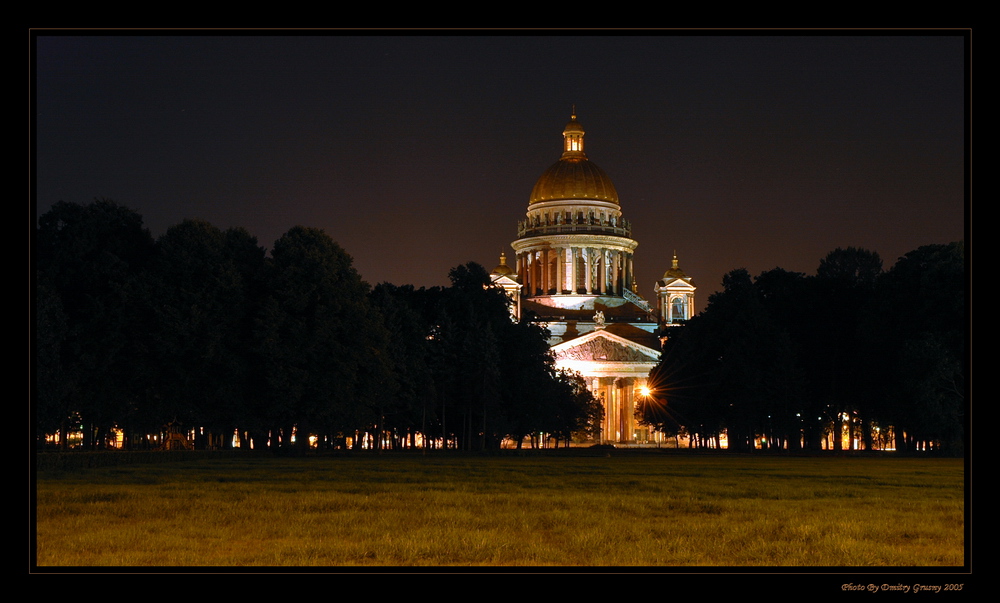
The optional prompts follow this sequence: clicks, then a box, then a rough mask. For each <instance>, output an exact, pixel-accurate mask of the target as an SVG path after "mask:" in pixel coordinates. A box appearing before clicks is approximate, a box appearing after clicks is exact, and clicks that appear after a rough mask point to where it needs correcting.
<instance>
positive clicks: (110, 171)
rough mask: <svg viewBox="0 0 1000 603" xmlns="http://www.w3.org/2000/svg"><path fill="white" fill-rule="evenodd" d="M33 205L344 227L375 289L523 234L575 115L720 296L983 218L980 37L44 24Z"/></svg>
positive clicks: (602, 162) (269, 228)
mask: <svg viewBox="0 0 1000 603" xmlns="http://www.w3.org/2000/svg"><path fill="white" fill-rule="evenodd" d="M36 43H37V45H36V55H35V58H36V69H37V89H36V92H37V94H36V96H35V99H34V100H35V101H36V107H35V111H36V114H35V117H36V122H35V123H36V126H37V136H36V141H37V144H36V146H35V160H36V163H35V167H36V175H37V180H36V182H35V185H36V187H35V191H34V193H35V199H36V201H37V205H36V210H37V213H38V214H41V213H44V212H45V211H47V210H48V209H49V207H51V205H52V204H53V203H54V202H56V201H60V200H63V201H72V202H79V203H85V202H88V201H90V200H92V199H93V198H94V197H106V198H110V199H114V200H115V201H118V202H120V203H123V204H125V205H128V206H130V207H132V208H133V209H135V210H136V211H138V212H139V213H140V214H142V215H143V216H144V218H145V221H146V224H147V226H148V227H149V228H150V230H151V231H152V232H153V235H154V236H159V235H161V234H162V233H163V232H164V231H165V230H166V228H167V227H169V226H171V225H173V224H176V223H178V222H180V221H181V220H183V219H184V218H189V217H190V218H202V219H205V220H208V221H209V222H212V223H213V224H215V225H217V226H219V227H222V228H227V227H231V226H242V227H245V228H247V229H248V230H249V231H250V232H251V233H252V234H254V235H255V236H256V237H257V238H258V240H259V242H260V244H261V245H262V246H264V247H267V248H269V249H270V248H271V247H272V245H273V243H274V241H275V240H276V239H277V238H278V237H280V236H281V235H282V234H283V233H284V232H286V231H287V230H288V229H289V228H291V227H292V226H295V225H304V226H314V227H320V228H323V229H324V230H326V232H327V233H329V234H330V235H331V236H332V237H333V238H334V239H335V240H336V241H338V242H339V243H340V244H341V246H343V247H344V248H345V249H346V250H347V251H348V252H349V253H350V254H351V255H352V256H353V257H354V261H355V266H356V268H357V269H358V271H359V272H360V273H361V275H362V277H363V278H365V280H367V281H368V282H370V283H372V284H375V283H378V282H382V281H388V282H392V283H395V284H406V283H410V284H414V285H417V286H431V285H444V284H447V282H448V279H447V274H448V270H449V269H450V268H451V267H453V266H456V265H458V264H462V263H465V262H468V261H476V262H479V263H481V264H483V265H485V266H486V267H487V268H492V267H493V266H494V265H496V263H497V257H498V255H499V252H500V250H501V248H502V249H505V250H506V251H507V252H508V254H509V255H510V254H511V253H512V252H511V250H510V247H509V244H510V242H511V241H512V240H513V239H514V238H515V236H516V224H517V221H518V220H519V219H522V218H523V217H524V213H525V210H526V207H527V201H528V195H529V193H530V192H531V188H532V186H533V185H534V183H535V180H536V179H537V178H538V177H539V176H540V175H541V174H542V172H543V171H545V169H546V168H547V167H548V166H549V165H551V164H552V163H553V162H555V161H556V160H557V159H558V158H559V155H560V153H561V150H562V147H561V145H562V136H561V132H562V128H563V126H564V125H565V123H566V122H567V121H568V119H569V116H570V110H571V106H572V105H573V104H575V105H576V108H577V114H578V116H579V120H580V123H581V124H582V125H583V127H584V129H585V130H586V132H587V134H586V150H587V154H588V156H589V157H590V159H591V160H592V161H594V162H595V163H596V164H597V165H599V166H601V167H602V168H603V169H604V170H605V171H606V172H607V173H608V175H609V176H610V177H611V179H612V180H613V182H614V183H615V186H616V187H617V189H618V192H619V195H620V197H621V204H622V210H623V212H624V215H625V217H626V218H627V219H630V220H631V221H632V224H633V234H634V237H635V239H636V240H638V242H639V247H638V249H637V250H636V256H635V266H636V271H637V274H638V278H639V287H640V288H639V291H640V293H641V294H642V295H643V296H644V297H646V298H647V299H652V297H653V294H652V285H653V282H654V281H655V280H656V279H658V278H660V277H661V276H662V274H663V272H664V271H665V270H666V269H667V268H669V266H670V257H671V253H672V250H674V249H676V250H677V253H678V255H679V257H680V263H681V267H682V268H684V269H685V270H686V271H687V272H688V274H690V275H691V276H693V277H694V278H695V282H696V283H697V284H698V285H699V286H700V287H701V289H700V295H699V299H698V307H699V309H702V308H704V303H705V301H706V299H707V294H708V293H710V292H711V291H714V290H716V289H718V288H719V286H720V282H721V279H722V276H723V274H725V273H726V272H728V271H730V270H732V269H734V268H739V267H745V268H747V269H749V271H750V272H751V274H754V275H756V274H759V273H760V272H762V271H764V270H768V269H771V268H774V267H775V266H780V267H782V268H785V269H787V270H795V271H801V272H806V273H809V274H812V273H814V272H815V270H816V267H817V266H818V264H819V260H820V258H822V257H823V256H824V255H826V253H827V252H829V251H831V250H833V249H835V248H836V247H847V246H861V247H865V248H868V249H872V250H875V251H877V252H879V254H881V256H882V258H883V262H884V264H885V267H886V268H888V267H889V266H891V265H892V263H894V262H895V260H896V259H897V258H898V257H899V256H900V255H902V254H903V253H906V252H907V251H910V250H912V249H914V248H916V247H918V246H920V245H925V244H931V243H948V242H951V241H955V240H958V239H961V238H962V237H963V236H964V227H965V199H964V184H965V170H964V153H965V139H964V135H965V110H966V105H967V102H966V97H965V93H966V86H965V75H964V73H965V38H964V37H963V32H932V33H930V34H916V33H913V32H906V33H901V32H890V34H889V35H878V34H874V33H870V32H864V33H860V32H852V33H843V32H841V33H837V34H834V35H817V34H816V33H815V32H809V33H806V34H804V35H780V36H769V35H763V34H761V33H756V32H755V33H751V34H749V35H732V34H718V35H704V34H698V35H694V34H693V32H681V33H678V32H665V33H663V34H662V35H653V36H636V35H620V33H619V34H617V35H608V34H595V33H586V34H581V35H569V34H568V33H560V34H559V35H510V36H498V35H492V36H491V35H476V36H465V35H453V36H436V35H428V34H425V33H421V34H418V35H412V34H411V35H389V36H376V35H354V34H352V33H350V32H336V33H331V34H329V35H319V36H310V35H270V34H269V35H262V36H261V35H234V34H223V35H208V36H203V35H176V34H170V35H163V36H154V35H135V34H133V35H113V36H99V35H44V34H42V35H39V36H38V37H37V39H36Z"/></svg>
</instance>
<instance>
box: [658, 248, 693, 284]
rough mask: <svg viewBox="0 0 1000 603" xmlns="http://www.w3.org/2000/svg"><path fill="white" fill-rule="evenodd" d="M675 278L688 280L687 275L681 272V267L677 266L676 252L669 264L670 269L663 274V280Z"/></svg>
mask: <svg viewBox="0 0 1000 603" xmlns="http://www.w3.org/2000/svg"><path fill="white" fill-rule="evenodd" d="M675 278H683V279H686V278H689V277H688V275H687V274H686V273H685V272H684V271H683V270H681V267H680V266H679V265H678V264H677V252H676V251H675V252H674V260H673V262H671V265H670V268H669V269H668V270H667V271H666V272H664V273H663V280H665V281H668V280H672V279H675Z"/></svg>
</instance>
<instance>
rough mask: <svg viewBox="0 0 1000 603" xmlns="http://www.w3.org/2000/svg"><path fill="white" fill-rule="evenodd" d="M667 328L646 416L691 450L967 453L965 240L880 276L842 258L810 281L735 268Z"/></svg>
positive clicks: (843, 252)
mask: <svg viewBox="0 0 1000 603" xmlns="http://www.w3.org/2000/svg"><path fill="white" fill-rule="evenodd" d="M722 284H723V290H722V291H720V292H718V293H715V294H713V295H712V296H710V297H709V300H708V304H707V306H706V308H705V310H704V311H703V312H701V313H700V314H699V315H698V316H695V317H693V318H692V319H691V320H689V321H688V322H687V323H686V324H685V325H684V326H682V327H677V328H673V329H668V333H667V334H668V335H669V337H668V339H667V341H666V343H665V344H664V348H663V353H662V356H661V361H660V363H659V364H658V365H657V367H656V368H655V369H654V370H653V372H652V373H651V375H650V383H651V384H652V385H653V395H652V397H651V398H650V399H649V400H648V403H647V404H645V405H644V407H643V408H642V410H641V412H642V414H643V418H644V419H645V420H646V421H647V422H649V423H651V424H652V425H655V426H656V427H657V428H658V429H660V430H661V431H664V432H665V433H670V434H676V433H678V432H683V433H687V434H688V435H690V436H691V438H692V439H693V441H694V442H696V444H695V445H696V446H702V447H718V445H719V440H720V438H721V437H722V435H723V434H725V436H726V438H727V439H728V447H729V448H730V449H732V450H738V451H750V450H756V449H779V450H785V449H788V450H799V449H811V450H819V449H824V448H825V449H832V450H842V449H844V448H851V449H866V450H875V449H885V448H890V447H894V448H895V449H897V450H904V451H909V450H942V451H945V452H949V453H960V452H961V451H962V450H963V449H964V444H965V415H964V408H965V382H966V376H967V374H968V373H967V370H968V369H967V367H968V356H967V348H966V338H965V333H966V330H967V328H968V324H967V321H966V299H965V291H966V289H965V287H966V278H965V245H964V242H956V243H951V244H948V245H928V246H923V247H920V248H918V249H916V250H914V251H911V252H909V253H907V254H906V255H904V256H903V257H901V258H899V260H898V261H897V262H896V264H895V265H894V266H892V268H891V269H889V270H887V271H883V269H882V261H881V259H880V258H879V256H878V254H877V253H875V252H872V251H868V250H865V249H857V248H852V247H848V248H847V249H837V250H835V251H833V252H831V253H830V254H828V255H827V256H826V257H825V258H824V259H823V260H821V262H820V264H819V267H818V269H817V271H816V274H815V275H813V276H806V275H805V274H802V273H798V272H788V271H786V270H782V269H781V268H775V269H773V270H769V271H766V272H763V273H761V274H760V275H758V276H757V277H755V278H751V276H750V274H749V273H748V272H747V270H745V269H738V270H733V271H732V272H730V273H728V274H727V275H726V276H725V277H724V278H723V281H722Z"/></svg>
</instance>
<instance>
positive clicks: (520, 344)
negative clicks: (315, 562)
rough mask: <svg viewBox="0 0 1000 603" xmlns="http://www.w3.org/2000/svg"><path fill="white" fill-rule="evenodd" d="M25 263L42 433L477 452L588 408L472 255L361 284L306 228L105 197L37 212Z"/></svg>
mask: <svg viewBox="0 0 1000 603" xmlns="http://www.w3.org/2000/svg"><path fill="white" fill-rule="evenodd" d="M33 259H34V262H35V269H36V270H35V280H36V283H35V304H34V340H33V344H34V352H35V353H34V367H33V377H34V386H35V404H34V406H33V412H34V417H35V425H36V437H37V439H38V441H39V442H40V443H43V442H45V441H46V437H47V436H50V435H52V434H56V433H58V434H62V436H63V437H62V439H61V442H62V444H63V445H65V444H66V442H67V438H66V437H65V436H66V434H67V433H71V432H82V441H81V442H80V446H81V447H83V448H85V449H98V448H102V447H105V446H107V445H108V442H109V439H110V438H111V437H112V434H113V433H119V432H120V433H121V434H122V437H123V442H122V443H123V446H124V447H126V448H129V449H145V448H154V447H157V446H160V445H162V441H163V439H164V438H165V437H166V436H167V435H168V432H169V430H170V429H171V426H173V428H174V429H176V428H177V426H180V427H181V428H182V429H183V430H184V431H185V432H188V433H190V432H192V431H193V432H194V433H195V438H194V443H195V445H196V446H197V447H216V448H229V447H231V446H232V445H233V440H234V437H233V436H234V434H236V435H237V436H238V437H237V438H236V440H237V441H238V445H239V446H242V447H250V446H253V447H254V448H255V449H262V448H267V449H271V450H274V451H278V452H303V451H304V450H305V449H306V448H307V447H309V446H310V441H311V442H312V446H315V447H318V448H320V449H338V448H339V449H342V448H348V447H352V448H358V447H362V446H364V447H367V448H378V449H381V448H385V447H388V448H399V447H418V446H423V447H425V448H427V447H431V448H435V447H436V448H439V447H443V446H447V447H450V448H459V449H463V450H484V449H496V448H499V447H500V445H501V442H502V441H503V440H504V439H505V438H509V439H511V440H513V441H516V442H517V443H518V446H519V447H520V445H521V444H520V443H521V442H522V441H523V440H524V438H525V437H526V436H528V435H529V434H538V433H545V434H548V435H549V436H551V437H555V438H558V439H561V440H562V441H564V442H568V441H569V438H570V437H571V435H572V434H574V433H579V432H586V431H587V430H588V429H590V428H591V426H592V425H599V424H600V417H601V413H602V410H601V407H600V405H599V403H598V402H597V401H595V400H594V398H593V396H592V395H591V394H590V392H589V391H588V390H587V389H586V387H585V384H584V382H583V380H582V378H580V377H579V376H578V375H575V374H570V373H564V372H560V371H557V370H556V369H555V366H554V360H553V358H552V356H551V354H550V353H549V351H548V345H547V343H546V339H547V333H546V332H545V331H544V329H542V328H540V327H539V326H537V325H535V324H533V323H531V322H530V321H521V322H514V321H512V319H511V317H510V312H509V309H508V303H509V302H508V299H507V297H506V295H505V294H504V292H503V291H502V290H501V289H499V288H497V287H494V286H492V284H491V282H490V276H489V274H488V272H487V271H486V270H485V269H484V268H483V267H482V266H480V265H478V264H474V263H469V264H465V265H461V266H458V267H456V268H454V269H453V270H452V271H451V273H450V275H449V276H450V280H451V285H450V286H449V287H434V288H429V289H425V288H420V289H415V288H414V287H413V286H410V285H406V286H395V285H391V284H388V283H383V284H379V285H377V286H376V287H374V288H372V287H370V286H369V285H368V284H367V283H365V282H364V281H363V280H362V279H361V277H360V275H359V274H358V273H357V271H356V270H355V269H354V268H353V266H352V260H351V257H350V255H348V254H347V253H346V252H345V251H344V250H343V249H342V248H340V246H339V245H337V244H336V243H335V242H334V241H333V240H332V239H331V238H330V237H329V236H328V235H327V234H326V233H324V232H323V231H322V230H319V229H315V228H306V227H301V226H297V227H294V228H292V229H290V230H289V231H288V232H286V233H285V234H284V235H282V236H281V238H279V239H278V240H277V241H276V242H275V243H274V246H273V248H272V249H271V251H270V253H267V251H266V250H265V249H264V248H263V247H261V246H260V245H258V243H257V240H256V238H254V237H253V236H251V235H250V234H249V233H248V232H247V231H246V230H244V229H242V228H231V229H228V230H222V229H219V228H217V227H215V226H213V225H211V224H209V223H208V222H205V221H200V220H185V221H184V222H182V223H180V224H177V225H175V226H172V227H170V228H169V229H167V231H166V232H165V233H164V234H163V235H162V236H161V237H159V238H158V239H155V240H154V238H153V237H152V236H151V234H150V232H149V230H148V229H146V228H145V227H144V226H143V220H142V217H141V216H140V215H139V214H138V213H136V212H135V211H133V210H131V209H129V208H127V207H125V206H123V205H120V204H118V203H115V202H113V201H109V200H104V199H99V200H96V201H94V202H93V203H89V204H75V203H67V202H59V203H57V204H55V205H54V206H53V207H52V208H51V210H50V211H48V212H46V213H45V214H44V215H42V216H40V218H39V220H38V224H37V227H36V231H35V233H34V247H33ZM532 441H534V440H532ZM557 441H558V440H557Z"/></svg>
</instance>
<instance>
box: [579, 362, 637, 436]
mask: <svg viewBox="0 0 1000 603" xmlns="http://www.w3.org/2000/svg"><path fill="white" fill-rule="evenodd" d="M644 384H645V380H644V379H637V378H632V377H595V378H593V380H592V382H591V383H590V390H591V392H592V393H593V394H594V395H595V396H596V397H597V398H599V399H600V400H601V402H602V403H603V405H604V423H603V425H602V426H601V427H602V429H601V439H602V440H603V441H605V442H631V441H632V440H634V439H635V436H636V428H637V425H636V419H635V407H636V402H637V400H636V391H637V390H638V388H640V387H642V386H643V385H644Z"/></svg>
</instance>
